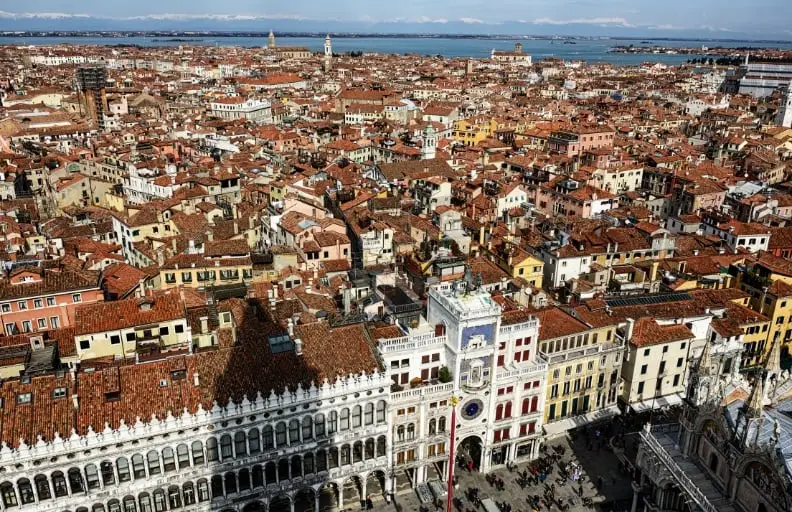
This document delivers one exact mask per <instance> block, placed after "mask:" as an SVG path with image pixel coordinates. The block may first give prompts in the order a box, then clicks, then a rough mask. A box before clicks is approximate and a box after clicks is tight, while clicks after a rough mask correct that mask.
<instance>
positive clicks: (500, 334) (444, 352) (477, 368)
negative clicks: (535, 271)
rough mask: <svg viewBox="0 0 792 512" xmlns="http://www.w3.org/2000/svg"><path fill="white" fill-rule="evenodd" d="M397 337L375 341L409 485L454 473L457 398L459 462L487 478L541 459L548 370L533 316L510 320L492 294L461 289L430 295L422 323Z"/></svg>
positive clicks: (398, 464)
mask: <svg viewBox="0 0 792 512" xmlns="http://www.w3.org/2000/svg"><path fill="white" fill-rule="evenodd" d="M468 288H471V289H468ZM399 322H400V323H401V324H404V323H408V322H405V321H403V320H399ZM399 333H401V334H403V335H401V336H393V335H389V336H381V337H379V347H380V351H381V353H382V358H383V360H384V361H385V366H386V369H387V371H388V374H389V376H390V378H391V379H392V382H393V390H394V392H393V393H392V394H391V421H392V423H393V425H394V427H393V428H394V432H393V450H394V466H395V468H396V469H399V470H400V469H401V468H402V467H403V468H404V470H405V471H406V473H407V475H408V476H409V478H410V481H411V483H413V485H415V484H416V483H420V482H423V481H425V480H427V479H431V478H435V477H436V476H435V475H434V473H433V471H434V470H435V468H437V469H438V471H439V477H440V478H442V477H443V476H444V474H445V473H446V472H447V470H448V466H447V456H446V455H444V454H445V453H446V451H447V450H448V442H449V440H448V431H449V430H450V416H451V409H450V407H451V404H452V403H453V401H452V399H453V398H455V397H456V398H459V399H461V402H459V404H458V405H457V413H456V415H457V420H456V421H457V427H456V434H455V435H456V440H455V441H454V442H456V443H457V453H462V454H466V456H468V457H470V458H471V459H472V460H473V462H474V464H475V465H476V467H478V468H479V469H480V470H481V471H489V470H490V469H491V468H493V467H497V466H501V465H503V464H505V463H506V462H507V461H515V460H518V459H521V460H529V459H531V458H533V457H535V456H536V454H537V453H538V448H539V435H540V432H541V430H542V429H541V423H542V416H541V414H542V409H543V402H544V400H543V392H544V381H545V379H546V373H547V364H546V363H545V362H544V361H543V360H542V359H541V358H540V357H538V356H537V354H536V340H537V339H538V333H539V322H538V320H537V319H536V318H535V317H531V316H528V315H521V316H519V317H513V316H508V317H507V315H504V314H503V313H502V311H501V308H500V306H498V304H497V303H495V302H494V301H493V300H492V299H491V298H490V295H489V293H487V292H485V291H483V290H481V289H474V288H473V287H472V285H469V284H467V282H465V281H458V282H456V283H454V284H452V283H444V284H442V285H439V286H438V287H435V288H432V289H431V290H430V291H429V300H428V305H427V316H426V318H425V319H424V318H420V319H417V318H411V319H410V320H409V323H408V325H400V329H396V330H395V334H399ZM532 341H533V342H532ZM518 347H519V348H518ZM515 351H518V352H521V353H525V357H520V358H517V357H515V356H514V352H515ZM526 352H527V353H526ZM515 361H519V362H515ZM446 369H447V373H446ZM441 377H446V379H445V380H448V382H441ZM399 389H403V390H402V391H399ZM397 478H398V476H397Z"/></svg>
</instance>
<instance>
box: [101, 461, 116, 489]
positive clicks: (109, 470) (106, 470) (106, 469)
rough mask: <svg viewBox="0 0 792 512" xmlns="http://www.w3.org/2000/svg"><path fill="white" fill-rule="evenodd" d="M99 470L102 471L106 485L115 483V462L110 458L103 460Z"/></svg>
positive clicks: (103, 481)
mask: <svg viewBox="0 0 792 512" xmlns="http://www.w3.org/2000/svg"><path fill="white" fill-rule="evenodd" d="M99 471H100V472H101V473H102V483H103V484H105V485H113V484H114V483H115V468H114V467H113V463H112V462H110V461H109V460H105V461H102V463H101V464H99Z"/></svg>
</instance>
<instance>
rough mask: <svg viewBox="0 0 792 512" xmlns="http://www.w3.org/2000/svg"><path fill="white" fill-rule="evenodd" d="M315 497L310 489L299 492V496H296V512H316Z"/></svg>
mask: <svg viewBox="0 0 792 512" xmlns="http://www.w3.org/2000/svg"><path fill="white" fill-rule="evenodd" d="M315 495H316V494H315V493H314V490H313V489H311V488H310V487H305V488H304V489H300V490H299V491H297V494H295V495H294V512H314V507H315V506H316V499H315V498H314V496H315Z"/></svg>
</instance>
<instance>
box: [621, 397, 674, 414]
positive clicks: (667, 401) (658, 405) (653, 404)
mask: <svg viewBox="0 0 792 512" xmlns="http://www.w3.org/2000/svg"><path fill="white" fill-rule="evenodd" d="M682 400H684V398H683V397H682V394H681V393H674V394H673V395H667V396H658V397H657V398H652V399H649V400H644V401H643V402H635V403H633V404H630V409H632V410H633V411H634V412H644V411H651V410H653V409H665V408H666V407H670V406H672V405H679V404H681V403H682Z"/></svg>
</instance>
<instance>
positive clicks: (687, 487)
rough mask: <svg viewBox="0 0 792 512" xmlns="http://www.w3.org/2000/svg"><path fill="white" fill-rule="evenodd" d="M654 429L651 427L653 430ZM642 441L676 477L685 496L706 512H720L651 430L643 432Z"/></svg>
mask: <svg viewBox="0 0 792 512" xmlns="http://www.w3.org/2000/svg"><path fill="white" fill-rule="evenodd" d="M651 428H652V427H649V429H651ZM641 441H642V442H643V443H644V445H645V446H646V447H647V448H649V451H651V452H652V454H653V455H655V456H656V457H657V458H658V459H660V462H662V463H663V465H665V467H666V468H667V469H668V471H669V472H671V474H672V475H674V479H675V480H676V482H677V483H678V484H679V486H680V487H682V489H683V490H684V492H685V494H687V495H688V496H690V498H692V499H693V501H695V502H696V504H697V505H698V506H699V507H701V509H702V510H703V511H704V512H718V508H717V507H715V505H713V504H712V503H711V502H710V500H709V499H708V498H707V497H706V496H705V495H704V493H703V492H701V489H699V488H698V486H697V485H696V484H695V483H693V481H692V480H691V479H690V478H688V476H687V475H686V474H685V472H684V471H683V470H682V468H681V467H679V464H677V463H676V461H675V460H674V459H673V457H671V455H669V453H668V452H667V451H666V450H665V448H663V445H661V444H660V441H658V440H657V438H656V437H655V436H654V435H653V434H652V432H651V430H647V429H644V430H642V431H641Z"/></svg>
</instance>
